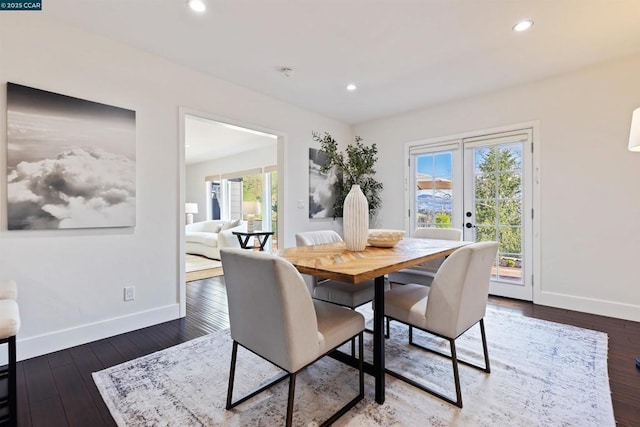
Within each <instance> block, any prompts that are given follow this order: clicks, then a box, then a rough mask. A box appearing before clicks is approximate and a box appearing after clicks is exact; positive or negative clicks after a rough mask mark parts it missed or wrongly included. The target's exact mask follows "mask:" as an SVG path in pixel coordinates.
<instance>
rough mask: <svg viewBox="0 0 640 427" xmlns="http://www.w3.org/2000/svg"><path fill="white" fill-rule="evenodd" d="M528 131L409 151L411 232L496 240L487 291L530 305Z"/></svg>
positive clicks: (530, 219)
mask: <svg viewBox="0 0 640 427" xmlns="http://www.w3.org/2000/svg"><path fill="white" fill-rule="evenodd" d="M531 152H532V132H531V130H530V129H524V130H519V131H515V132H506V133H501V134H493V135H482V136H478V137H472V138H463V139H457V140H452V141H445V142H438V143H434V144H415V145H412V146H410V147H409V156H410V158H409V162H408V166H409V167H408V170H409V173H408V175H409V180H408V181H409V182H410V185H409V188H410V191H409V200H410V203H411V205H410V206H409V209H408V210H407V212H408V216H409V224H410V230H411V231H413V230H415V228H416V227H454V228H461V229H462V230H463V231H464V240H466V241H473V242H481V241H488V240H494V241H497V242H499V249H498V255H497V256H496V260H495V262H494V266H493V268H492V272H491V286H490V293H491V294H493V295H500V296H506V297H510V298H518V299H523V300H528V301H531V300H532V299H533V286H532V271H533V269H532V252H533V250H532V243H533V239H532V212H533V211H532V193H533V191H532V181H533V180H532V156H531Z"/></svg>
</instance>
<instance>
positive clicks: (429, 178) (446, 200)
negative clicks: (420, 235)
mask: <svg viewBox="0 0 640 427" xmlns="http://www.w3.org/2000/svg"><path fill="white" fill-rule="evenodd" d="M414 164H415V176H414V182H415V186H416V187H415V204H414V212H415V213H416V214H415V215H414V218H415V223H414V224H413V229H415V228H417V227H440V228H450V227H451V226H452V218H453V205H452V201H453V200H452V197H453V152H452V151H442V152H432V153H425V154H418V155H416V156H415V157H414Z"/></svg>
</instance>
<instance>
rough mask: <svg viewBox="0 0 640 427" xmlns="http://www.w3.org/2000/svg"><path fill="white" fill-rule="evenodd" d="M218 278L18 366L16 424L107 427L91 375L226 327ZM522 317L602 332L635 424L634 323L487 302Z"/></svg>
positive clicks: (639, 338) (624, 416) (627, 418)
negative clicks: (172, 312) (178, 314)
mask: <svg viewBox="0 0 640 427" xmlns="http://www.w3.org/2000/svg"><path fill="white" fill-rule="evenodd" d="M225 292H226V291H225V287H224V281H223V279H222V278H221V277H218V278H213V279H205V280H200V281H197V282H190V283H188V284H187V313H188V314H187V317H186V318H184V319H181V320H174V321H171V322H166V323H163V324H160V325H156V326H152V327H149V328H145V329H140V330H138V331H134V332H129V333H126V334H122V335H118V336H115V337H111V338H107V339H104V340H100V341H96V342H92V343H89V344H85V345H81V346H78V347H73V348H70V349H66V350H62V351H59V352H56V353H51V354H48V355H45V356H40V357H36V358H33V359H29V360H25V361H22V362H19V363H18V411H19V425H20V426H47V427H52V426H82V427H86V426H92V427H93V426H102V425H107V426H112V425H115V423H114V421H113V419H112V418H111V416H110V415H109V411H108V409H107V407H106V405H105V404H104V402H103V401H102V398H101V397H100V394H99V393H98V390H97V388H96V386H95V385H94V382H93V379H92V377H91V373H92V372H94V371H98V370H101V369H104V368H107V367H109V366H113V365H116V364H119V363H122V362H124V361H127V360H131V359H134V358H136V357H140V356H143V355H146V354H149V353H152V352H154V351H157V350H161V349H164V348H167V347H169V346H172V345H175V344H179V343H181V342H184V341H188V340H190V339H193V338H196V337H199V336H201V335H205V334H208V333H210V332H213V331H217V330H220V329H223V328H226V327H228V316H227V309H226V295H225ZM490 305H492V306H494V307H497V308H498V309H500V310H508V311H511V312H516V313H521V314H522V315H524V316H528V317H535V318H538V319H544V320H550V321H554V322H559V323H565V324H570V325H575V326H579V327H583V328H589V329H594V330H598V331H602V332H606V333H607V334H609V361H608V364H609V378H610V384H611V392H612V398H613V407H614V413H615V417H616V421H617V424H618V425H619V426H629V427H631V426H640V370H638V369H636V368H635V363H634V360H635V358H636V357H638V356H640V323H637V322H630V321H626V320H620V319H612V318H608V317H602V316H595V315H591V314H585V313H579V312H575V311H569V310H561V309H555V308H549V307H543V306H536V305H533V304H531V303H525V302H521V301H515V300H509V299H504V298H494V297H492V298H490Z"/></svg>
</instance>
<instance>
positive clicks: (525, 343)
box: [93, 309, 615, 427]
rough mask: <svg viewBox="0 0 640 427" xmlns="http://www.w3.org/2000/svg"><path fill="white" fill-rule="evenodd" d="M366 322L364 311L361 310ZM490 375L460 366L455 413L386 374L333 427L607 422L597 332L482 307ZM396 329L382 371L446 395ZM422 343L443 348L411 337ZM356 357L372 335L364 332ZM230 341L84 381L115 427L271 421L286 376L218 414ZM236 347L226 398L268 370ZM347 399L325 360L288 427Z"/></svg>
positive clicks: (280, 409) (444, 370)
mask: <svg viewBox="0 0 640 427" xmlns="http://www.w3.org/2000/svg"><path fill="white" fill-rule="evenodd" d="M365 315H367V316H370V313H366V314H365ZM485 325H486V330H487V338H488V342H489V344H488V345H489V356H490V359H491V368H492V373H491V374H485V373H484V372H482V371H478V370H475V369H472V368H469V367H466V366H464V365H461V366H460V381H461V384H462V398H463V402H464V408H463V409H458V408H456V407H454V406H452V405H449V404H448V403H445V402H443V401H442V400H439V399H437V398H435V397H433V396H431V395H430V394H427V393H424V392H422V391H420V390H418V389H416V388H414V387H411V386H409V385H407V384H405V383H404V382H402V381H400V380H397V379H395V378H393V377H390V376H389V375H387V380H386V384H387V389H386V391H387V393H386V402H385V403H384V404H383V405H378V404H377V403H375V401H374V386H373V379H372V377H370V376H369V375H366V376H365V377H366V382H365V393H366V394H365V398H364V400H363V401H362V402H360V403H359V404H358V405H357V406H356V407H355V408H353V409H352V410H351V411H349V412H348V413H347V414H346V415H344V416H343V417H342V418H340V419H339V420H338V421H337V422H336V424H335V425H338V426H372V425H382V426H400V425H402V426H411V425H423V426H425V425H429V426H450V425H455V426H474V427H476V426H560V425H566V426H582V427H584V426H598V427H602V426H614V425H615V421H614V416H613V407H612V403H611V396H610V390H609V380H608V375H607V335H606V334H604V333H600V332H595V331H591V330H586V329H581V328H576V327H573V326H566V325H561V324H557V323H551V322H546V321H542V320H537V319H531V318H527V317H523V316H520V315H517V314H513V313H509V312H503V311H500V310H499V309H490V310H489V311H488V312H487V316H486V317H485ZM407 337H408V333H407V328H406V327H405V326H403V325H400V324H398V323H392V330H391V338H390V339H389V340H387V342H386V359H387V367H388V368H391V369H394V370H396V371H400V372H403V373H404V374H405V376H409V377H413V378H416V379H418V378H419V379H420V380H421V381H424V382H427V383H429V384H430V385H431V386H432V387H436V388H438V389H440V390H442V391H443V392H445V393H448V394H449V395H452V394H453V393H454V387H453V375H452V371H451V364H450V362H449V361H448V360H447V359H445V358H442V357H440V356H437V355H434V354H431V353H427V352H424V351H422V350H419V349H417V348H415V347H409V346H408V345H407ZM414 337H416V338H415V339H416V341H418V342H421V343H422V344H426V345H431V346H436V347H439V348H440V349H445V348H448V345H447V344H446V343H443V342H442V341H441V340H439V339H437V338H430V337H429V336H428V335H426V334H424V333H421V332H416V333H414ZM365 341H366V342H365V346H366V347H365V356H366V358H367V360H371V351H370V350H371V346H372V342H371V341H372V340H371V335H370V334H365ZM457 349H458V354H459V357H460V358H461V359H463V360H470V361H478V362H479V363H480V364H482V360H483V359H482V345H481V341H480V333H479V329H478V326H475V327H474V328H472V330H470V331H468V332H467V333H466V334H465V335H463V336H462V337H460V338H459V339H458V340H457ZM230 358H231V339H230V336H229V333H228V331H221V332H217V333H214V334H211V335H207V336H204V337H201V338H198V339H194V340H192V341H189V342H187V343H183V344H180V345H178V346H175V347H172V348H169V349H166V350H163V351H160V352H157V353H154V354H151V355H148V356H145V357H141V358H139V359H136V360H132V361H130V362H126V363H123V364H121V365H117V366H114V367H112V368H108V369H105V370H103V371H100V372H96V373H94V374H93V377H94V380H95V382H96V384H97V386H98V389H99V390H100V393H101V394H102V396H103V398H104V400H105V402H106V403H107V406H108V407H109V410H110V411H111V414H112V415H113V417H114V419H115V420H116V422H117V424H118V425H120V426H125V425H126V426H142V425H145V426H146V425H154V426H156V425H159V426H212V425H234V426H270V425H282V424H283V423H284V413H285V407H286V400H287V397H286V396H287V381H284V382H282V383H280V384H278V385H276V386H274V387H272V388H271V389H269V390H267V391H265V392H263V393H262V394H260V395H258V396H255V397H254V398H253V399H250V400H248V401H247V402H244V403H243V404H241V405H239V406H238V407H236V408H234V409H233V410H231V411H226V410H225V409H224V406H225V399H226V390H227V379H228V375H229V363H230ZM279 372H280V371H279V370H278V369H277V368H275V367H273V366H272V365H270V364H269V363H267V362H264V361H263V360H262V359H260V358H258V357H257V356H255V355H253V354H252V353H250V352H248V351H246V350H244V349H243V348H239V351H238V365H237V370H236V383H235V384H236V385H235V390H234V399H237V398H238V397H240V396H242V395H244V394H243V393H246V392H248V391H252V390H254V389H255V388H257V386H258V385H260V384H261V383H263V382H265V381H267V380H268V379H270V378H273V377H274V376H276V375H278V374H279ZM356 394H357V371H356V370H354V369H352V368H349V367H345V366H344V365H343V364H341V363H339V362H337V361H335V360H333V359H331V358H328V357H325V358H323V359H322V360H320V361H318V362H316V363H315V364H313V365H311V366H310V367H309V368H307V369H306V370H304V371H303V372H302V373H301V374H299V375H298V381H297V383H296V407H295V412H294V423H295V424H296V425H317V424H318V423H320V422H322V421H324V420H325V419H326V418H328V417H329V416H330V415H331V414H332V413H333V412H334V411H335V410H337V409H338V408H339V407H341V406H342V405H343V404H344V403H346V402H347V401H348V400H350V399H351V398H352V397H353V396H355V395H356Z"/></svg>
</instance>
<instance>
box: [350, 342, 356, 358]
mask: <svg viewBox="0 0 640 427" xmlns="http://www.w3.org/2000/svg"><path fill="white" fill-rule="evenodd" d="M351 357H354V358H355V357H356V339H355V338H352V339H351Z"/></svg>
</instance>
